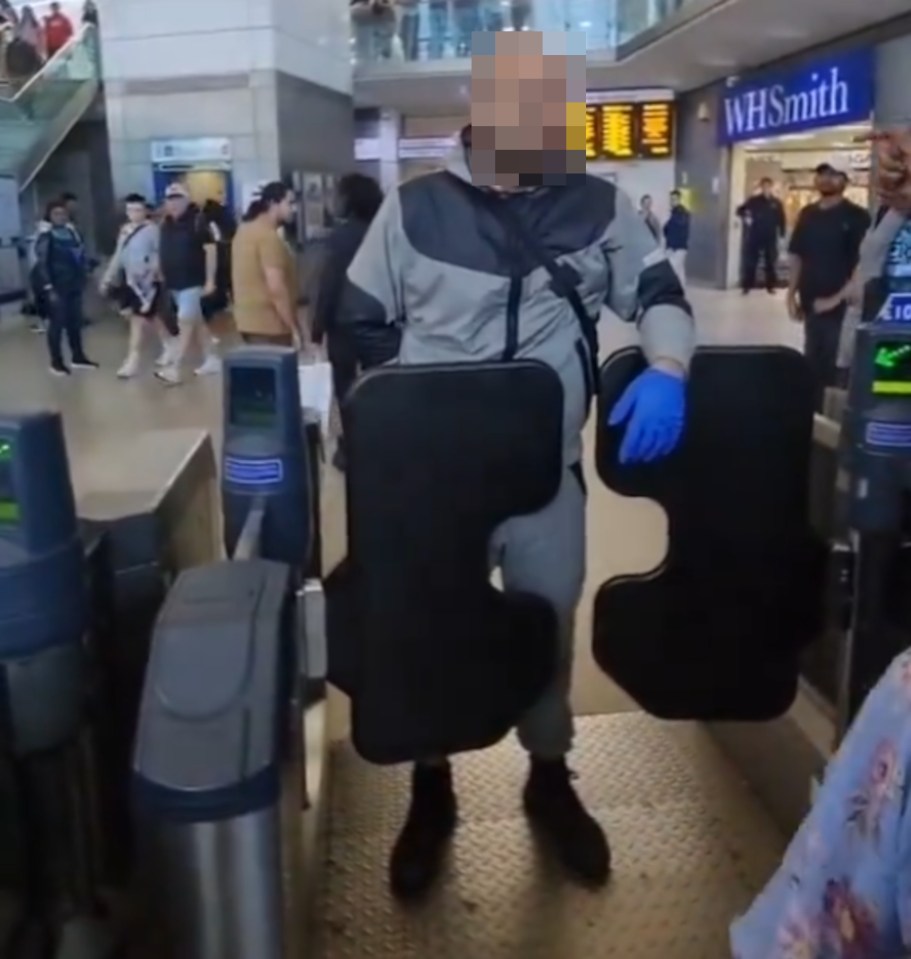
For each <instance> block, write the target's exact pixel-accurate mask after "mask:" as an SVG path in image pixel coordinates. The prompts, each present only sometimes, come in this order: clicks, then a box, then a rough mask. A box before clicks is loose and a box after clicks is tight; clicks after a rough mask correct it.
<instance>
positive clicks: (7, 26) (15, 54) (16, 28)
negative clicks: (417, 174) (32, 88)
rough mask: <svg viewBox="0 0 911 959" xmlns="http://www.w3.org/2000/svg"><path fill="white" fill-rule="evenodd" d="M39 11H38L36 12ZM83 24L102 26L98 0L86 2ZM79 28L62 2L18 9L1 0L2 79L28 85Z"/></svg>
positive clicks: (7, 1)
mask: <svg viewBox="0 0 911 959" xmlns="http://www.w3.org/2000/svg"><path fill="white" fill-rule="evenodd" d="M36 8H37V9H36ZM81 18H82V22H83V23H92V24H95V25H96V26H97V24H98V8H97V6H96V5H95V2H94V0H85V3H84V5H83V7H82V14H81ZM75 32H76V28H75V26H74V24H73V21H72V19H71V18H70V16H68V15H67V13H66V11H64V9H63V7H62V6H61V4H60V3H57V2H53V3H50V4H49V5H47V7H46V8H45V9H44V10H42V8H41V7H40V6H39V5H38V4H35V5H29V4H26V5H24V6H21V7H14V6H13V5H12V3H11V2H10V0H0V78H3V79H6V80H7V81H9V82H10V83H13V84H21V83H24V82H27V81H28V80H29V79H30V78H31V77H32V76H34V75H35V74H36V73H37V72H38V71H39V70H40V69H41V67H42V66H43V65H44V64H45V63H46V62H47V61H48V60H50V59H51V58H52V57H53V56H55V55H56V54H57V53H59V52H60V51H61V50H62V49H63V48H64V47H65V46H66V45H67V44H68V43H69V42H70V40H71V39H72V38H73V36H74V34H75Z"/></svg>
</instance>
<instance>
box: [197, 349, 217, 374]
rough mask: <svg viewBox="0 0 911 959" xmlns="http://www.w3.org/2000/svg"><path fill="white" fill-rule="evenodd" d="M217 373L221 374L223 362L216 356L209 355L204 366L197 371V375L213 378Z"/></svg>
mask: <svg viewBox="0 0 911 959" xmlns="http://www.w3.org/2000/svg"><path fill="white" fill-rule="evenodd" d="M215 373H221V360H220V359H219V358H218V357H217V356H215V355H214V354H209V356H207V357H206V359H205V362H204V363H203V364H202V366H200V367H199V369H198V370H196V375H197V376H212V375H213V374H215Z"/></svg>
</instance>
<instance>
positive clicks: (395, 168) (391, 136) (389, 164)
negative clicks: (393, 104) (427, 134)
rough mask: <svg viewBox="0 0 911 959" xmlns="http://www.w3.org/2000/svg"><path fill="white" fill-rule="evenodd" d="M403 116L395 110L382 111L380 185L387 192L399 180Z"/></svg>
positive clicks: (379, 138) (379, 133)
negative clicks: (400, 134) (400, 136)
mask: <svg viewBox="0 0 911 959" xmlns="http://www.w3.org/2000/svg"><path fill="white" fill-rule="evenodd" d="M401 125H402V121H401V117H400V116H399V115H398V113H396V112H395V111H394V110H383V111H382V112H381V113H380V126H379V132H378V136H377V139H378V140H379V161H380V186H381V187H382V188H383V192H384V193H387V192H388V191H389V190H391V189H392V188H393V187H395V186H397V185H398V182H399V133H400V131H401Z"/></svg>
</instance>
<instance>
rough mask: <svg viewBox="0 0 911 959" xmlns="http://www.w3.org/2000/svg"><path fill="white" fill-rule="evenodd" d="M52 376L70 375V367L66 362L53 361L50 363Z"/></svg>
mask: <svg viewBox="0 0 911 959" xmlns="http://www.w3.org/2000/svg"><path fill="white" fill-rule="evenodd" d="M50 371H51V376H69V375H70V368H69V367H68V366H67V365H66V363H64V362H62V361H61V362H60V363H51V365H50Z"/></svg>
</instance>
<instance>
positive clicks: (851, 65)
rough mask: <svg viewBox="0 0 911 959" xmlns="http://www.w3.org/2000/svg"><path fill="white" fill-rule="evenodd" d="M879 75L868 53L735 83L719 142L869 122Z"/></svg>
mask: <svg viewBox="0 0 911 959" xmlns="http://www.w3.org/2000/svg"><path fill="white" fill-rule="evenodd" d="M875 72H876V61H875V54H874V52H873V50H870V49H866V50H854V51H852V52H850V53H843V54H840V55H836V56H832V57H827V58H826V59H823V60H814V61H813V62H811V63H807V64H804V65H801V66H799V67H795V68H793V69H790V70H781V71H775V72H771V73H763V74H754V75H751V76H747V77H745V78H744V79H743V80H742V81H741V80H738V81H735V82H734V83H732V84H730V85H729V87H728V89H727V90H726V91H725V94H724V99H723V104H722V110H721V114H720V116H719V118H718V139H719V142H721V143H723V144H724V143H737V142H739V141H741V140H752V139H754V138H756V137H771V136H778V135H780V134H782V133H801V132H803V131H805V130H815V129H819V128H820V127H832V126H838V125H839V124H841V123H857V122H859V121H863V120H868V119H869V118H870V114H871V113H872V112H873V99H874V76H875Z"/></svg>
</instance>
